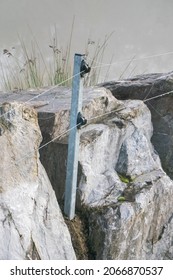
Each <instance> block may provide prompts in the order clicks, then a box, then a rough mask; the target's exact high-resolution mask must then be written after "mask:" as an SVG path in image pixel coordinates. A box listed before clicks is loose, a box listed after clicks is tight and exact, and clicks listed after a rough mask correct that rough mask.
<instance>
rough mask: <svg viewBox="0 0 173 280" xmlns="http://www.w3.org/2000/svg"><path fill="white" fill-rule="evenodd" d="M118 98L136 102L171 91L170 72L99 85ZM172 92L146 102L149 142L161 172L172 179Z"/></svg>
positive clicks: (172, 87)
mask: <svg viewBox="0 0 173 280" xmlns="http://www.w3.org/2000/svg"><path fill="white" fill-rule="evenodd" d="M101 86H104V87H105V88H107V89H109V90H111V92H112V93H113V95H114V96H115V97H116V98H118V99H120V100H122V99H123V100H126V99H140V100H144V101H145V100H146V99H148V98H152V97H156V96H159V95H162V94H164V93H167V92H170V91H173V72H169V73H156V74H144V75H139V76H136V77H134V78H131V79H126V80H122V81H110V82H106V83H104V84H102V85H101ZM172 101H173V93H169V94H167V95H164V96H160V97H159V98H156V99H152V100H148V101H147V102H146V101H145V102H146V104H147V106H148V108H149V109H150V111H151V115H152V123H153V128H154V131H153V136H152V143H153V144H154V147H155V149H156V150H157V152H158V154H159V156H160V159H161V162H162V166H163V169H164V170H165V171H166V173H167V174H168V175H169V176H170V177H171V178H172V179H173V152H172V151H173V137H172V135H173V126H172V119H173V110H172Z"/></svg>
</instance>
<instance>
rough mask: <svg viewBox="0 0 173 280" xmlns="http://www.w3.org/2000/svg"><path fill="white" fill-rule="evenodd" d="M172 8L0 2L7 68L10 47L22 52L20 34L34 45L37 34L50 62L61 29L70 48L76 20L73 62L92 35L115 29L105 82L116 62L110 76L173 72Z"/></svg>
mask: <svg viewBox="0 0 173 280" xmlns="http://www.w3.org/2000/svg"><path fill="white" fill-rule="evenodd" d="M172 12H173V1H172V0H130V1H129V0H106V1H105V0H0V27H1V28H0V60H1V69H2V67H4V68H7V64H6V60H7V59H8V58H7V57H5V58H4V54H3V50H4V49H7V50H9V51H11V52H13V53H14V55H15V52H16V54H19V53H20V39H19V37H20V38H22V41H23V42H24V43H25V45H26V46H27V47H28V48H30V46H31V41H33V38H36V40H37V43H38V45H39V48H40V50H41V52H42V54H43V56H44V58H45V60H46V61H49V56H50V47H49V45H50V44H51V40H52V36H54V32H55V29H56V34H57V35H56V36H57V41H58V47H59V48H60V47H63V46H66V45H67V43H68V41H69V36H70V31H71V26H72V22H73V20H74V28H73V36H72V46H71V61H72V63H73V56H74V53H75V52H77V53H84V52H85V49H86V45H87V41H88V39H90V40H91V41H94V42H95V44H96V42H99V41H100V42H101V41H104V38H105V36H108V35H109V34H111V33H112V35H111V37H110V39H109V40H108V43H107V46H106V49H105V54H104V57H103V61H102V63H101V64H100V65H98V67H101V70H102V71H101V74H100V75H101V77H100V81H102V80H104V77H105V73H106V71H107V69H108V68H109V64H110V62H111V67H110V68H109V76H108V77H107V80H117V79H119V78H120V77H121V78H128V77H130V76H135V75H137V74H143V73H151V72H168V71H171V70H173V44H172V43H173V37H172V28H173V16H172ZM92 48H94V46H93V45H91V46H90V52H91V53H92V51H93V50H92ZM89 58H90V56H88V59H89ZM132 59H133V61H132V62H131V63H130V61H131V60H132ZM88 62H89V61H88ZM129 63H130V65H128V64H129ZM8 67H9V65H8ZM10 67H12V66H10ZM126 68H127V69H126ZM7 70H8V69H7ZM0 73H1V70H0ZM0 79H1V80H2V77H1V74H0ZM0 86H1V81H0Z"/></svg>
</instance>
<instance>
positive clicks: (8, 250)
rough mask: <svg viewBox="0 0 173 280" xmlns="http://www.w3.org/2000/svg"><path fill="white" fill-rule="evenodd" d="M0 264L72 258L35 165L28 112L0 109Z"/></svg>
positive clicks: (35, 138)
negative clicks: (17, 260)
mask: <svg viewBox="0 0 173 280" xmlns="http://www.w3.org/2000/svg"><path fill="white" fill-rule="evenodd" d="M0 112H1V117H0V131H1V136H0V146H1V162H0V236H1V238H0V259H1V260H2V259H5V260H6V259H75V253H74V250H73V247H72V244H71V238H70V234H69V232H68V229H67V227H66V225H65V222H64V220H63V217H62V214H61V211H60V209H59V206H58V203H57V200H56V197H55V194H54V191H53V189H52V187H51V184H50V182H49V180H48V177H47V175H46V172H45V170H44V168H43V166H42V165H41V163H40V161H39V154H38V147H39V144H40V141H41V134H40V130H39V127H38V123H37V114H36V112H35V110H34V109H31V108H30V107H28V106H26V105H21V104H17V103H5V104H3V105H1V107H0Z"/></svg>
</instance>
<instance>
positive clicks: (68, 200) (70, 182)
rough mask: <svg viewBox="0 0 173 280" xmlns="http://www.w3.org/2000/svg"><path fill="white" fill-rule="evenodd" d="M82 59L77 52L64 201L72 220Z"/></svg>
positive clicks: (75, 182)
mask: <svg viewBox="0 0 173 280" xmlns="http://www.w3.org/2000/svg"><path fill="white" fill-rule="evenodd" d="M82 60H83V55H80V54H75V56H74V70H73V82H72V99H71V112H70V134H69V139H68V156H67V171H66V185H65V203H64V213H65V214H66V215H67V216H68V218H69V219H70V220H71V219H73V218H74V215H75V203H76V185H77V170H78V150H79V141H80V135H79V134H80V131H79V130H78V129H77V127H76V125H77V117H78V113H79V112H80V111H81V109H82V95H83V92H82V90H83V81H82V79H81V75H80V72H81V63H82Z"/></svg>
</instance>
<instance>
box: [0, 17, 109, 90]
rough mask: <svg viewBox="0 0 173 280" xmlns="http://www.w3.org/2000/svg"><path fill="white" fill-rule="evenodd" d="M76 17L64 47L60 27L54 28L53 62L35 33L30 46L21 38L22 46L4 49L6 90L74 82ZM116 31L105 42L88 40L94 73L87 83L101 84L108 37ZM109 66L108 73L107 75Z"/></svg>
mask: <svg viewBox="0 0 173 280" xmlns="http://www.w3.org/2000/svg"><path fill="white" fill-rule="evenodd" d="M74 23H75V18H73V22H72V26H71V31H70V36H69V41H68V43H67V46H66V47H65V48H63V47H62V46H59V45H58V39H57V30H56V27H55V30H54V35H53V36H52V39H51V43H50V44H49V49H50V50H51V58H50V62H49V63H47V62H46V59H45V57H44V56H43V54H42V51H41V49H40V47H39V44H38V42H37V40H36V38H35V36H34V35H33V33H32V31H31V34H32V41H31V44H30V46H26V44H25V42H24V41H23V39H21V38H20V37H19V42H20V46H19V48H18V49H17V48H14V47H13V48H10V49H4V50H3V55H4V60H3V62H2V61H0V68H1V76H2V80H3V88H4V89H5V90H15V89H16V90H23V89H28V88H40V87H44V86H50V85H58V84H61V85H64V86H70V85H71V82H72V79H71V77H72V68H71V61H72V59H71V54H72V38H73V31H74ZM112 34H113V33H111V34H109V35H108V36H105V38H104V40H103V42H102V41H98V42H97V43H95V41H92V40H91V39H88V41H87V45H86V48H85V54H86V58H87V59H88V62H89V65H90V66H91V72H90V73H89V74H88V75H87V76H86V77H85V79H84V86H91V85H95V84H97V83H98V80H99V76H100V69H101V67H99V65H100V66H101V64H102V61H103V57H104V53H105V50H106V47H107V43H108V40H109V39H110V37H111V36H112ZM109 69H110V68H108V70H107V72H106V76H108V72H109Z"/></svg>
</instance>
